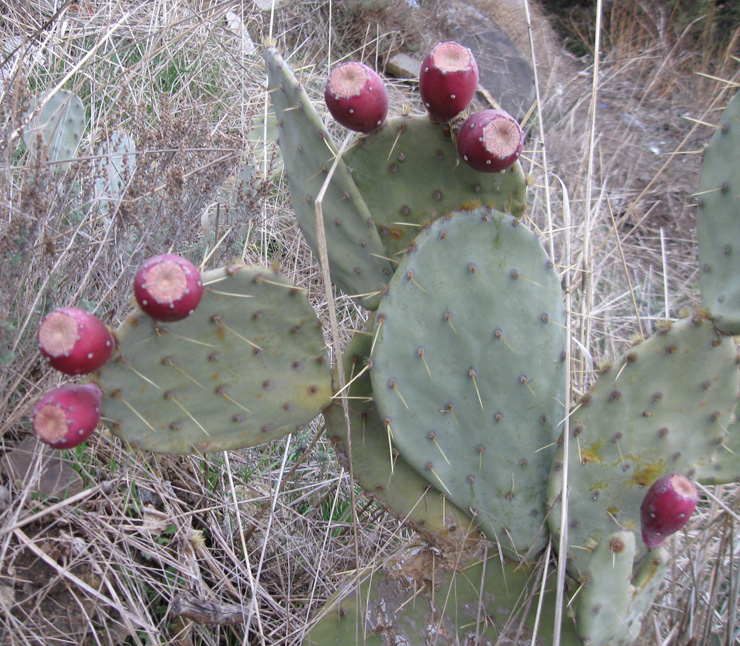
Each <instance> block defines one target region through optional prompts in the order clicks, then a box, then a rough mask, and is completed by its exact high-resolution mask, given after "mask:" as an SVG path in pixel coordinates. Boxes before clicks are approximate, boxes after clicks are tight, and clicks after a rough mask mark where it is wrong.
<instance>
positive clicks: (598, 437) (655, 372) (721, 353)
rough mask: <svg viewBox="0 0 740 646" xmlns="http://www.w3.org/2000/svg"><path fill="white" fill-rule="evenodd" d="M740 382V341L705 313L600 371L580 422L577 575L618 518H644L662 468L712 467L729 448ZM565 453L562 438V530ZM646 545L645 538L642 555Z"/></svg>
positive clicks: (557, 467) (555, 524)
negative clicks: (643, 507)
mask: <svg viewBox="0 0 740 646" xmlns="http://www.w3.org/2000/svg"><path fill="white" fill-rule="evenodd" d="M739 388H740V371H738V365H737V359H736V349H735V343H734V342H733V340H732V339H731V338H729V337H722V336H721V335H719V334H718V333H717V331H716V330H715V328H714V326H713V325H712V323H711V321H710V320H708V319H705V318H702V317H701V316H699V315H694V316H692V317H690V318H686V319H682V320H680V321H678V322H676V323H673V324H672V325H670V324H664V325H662V326H661V327H660V328H659V329H658V331H657V332H656V333H655V334H654V335H653V336H652V337H651V338H649V339H647V340H646V341H643V342H642V343H640V344H638V345H636V346H634V347H633V348H632V349H631V350H630V351H629V352H627V353H626V354H625V355H624V356H623V357H622V359H621V360H620V361H619V362H618V363H616V364H615V365H613V366H611V368H609V369H608V370H607V371H606V372H605V373H604V374H602V375H601V376H600V377H599V379H598V380H597V381H596V383H595V384H594V385H593V386H592V388H591V390H589V392H588V393H587V394H586V395H585V396H584V397H583V398H582V400H581V402H580V404H579V405H578V407H577V408H576V409H575V410H574V411H573V414H572V420H571V426H570V428H571V434H572V437H571V438H570V443H569V444H570V454H569V464H570V472H569V487H570V495H569V523H570V525H569V529H568V536H569V541H568V542H569V547H568V554H567V557H568V559H569V561H570V565H569V567H570V568H571V571H572V572H573V574H574V575H576V576H578V575H579V573H581V572H582V571H583V568H584V567H585V565H586V562H587V561H588V558H589V553H590V552H589V549H591V548H593V547H594V546H595V545H596V544H597V543H599V542H601V541H602V540H603V539H604V538H605V537H606V536H609V535H610V534H611V533H612V532H613V531H614V529H615V527H628V528H637V527H639V525H640V503H641V501H642V498H643V496H644V494H645V492H646V491H647V489H648V487H649V486H650V485H651V484H652V483H653V482H654V481H655V480H657V478H658V477H660V476H661V475H664V474H666V473H674V472H675V473H683V474H684V475H686V476H687V477H689V478H699V477H700V476H701V479H709V478H711V477H712V474H713V471H714V469H713V465H714V464H719V465H722V457H723V454H724V452H726V451H727V449H726V448H725V446H724V444H725V442H726V441H727V438H728V431H727V426H728V423H729V422H730V419H731V417H732V414H733V411H734V409H735V405H736V402H737V397H738V391H739ZM564 458H565V455H564V452H563V449H562V446H561V447H560V448H559V450H558V454H557V456H556V458H555V462H554V463H553V471H552V474H551V476H550V487H549V501H550V503H551V504H552V512H551V513H550V516H549V518H548V519H549V522H550V530H551V532H552V533H553V534H554V535H555V536H558V535H559V529H560V504H559V497H560V495H561V491H562V476H561V470H562V466H563V460H564ZM644 550H645V548H644V545H643V544H642V541H641V540H638V547H637V555H638V558H639V557H641V555H642V554H644ZM561 556H565V555H561Z"/></svg>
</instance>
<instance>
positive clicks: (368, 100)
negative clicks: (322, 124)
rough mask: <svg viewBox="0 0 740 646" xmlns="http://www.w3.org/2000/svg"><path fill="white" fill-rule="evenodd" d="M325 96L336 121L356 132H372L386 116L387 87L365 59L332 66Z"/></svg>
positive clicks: (381, 124)
mask: <svg viewBox="0 0 740 646" xmlns="http://www.w3.org/2000/svg"><path fill="white" fill-rule="evenodd" d="M324 100H325V101H326V107H327V108H329V112H330V113H331V115H332V116H333V117H334V119H336V121H337V123H339V124H340V125H342V126H344V127H345V128H348V129H349V130H354V131H355V132H363V133H368V132H373V131H374V130H377V129H378V128H380V127H382V126H383V124H384V123H385V120H386V117H387V116H388V91H387V90H386V88H385V83H384V82H383V79H381V78H380V76H379V75H378V74H377V73H376V72H375V70H373V69H372V68H370V67H368V66H367V65H365V64H364V63H358V62H348V63H342V64H341V65H338V66H337V67H335V68H334V69H333V70H332V73H331V75H330V76H329V79H328V80H327V81H326V88H325V89H324Z"/></svg>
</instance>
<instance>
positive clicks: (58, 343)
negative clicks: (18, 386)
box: [38, 307, 116, 375]
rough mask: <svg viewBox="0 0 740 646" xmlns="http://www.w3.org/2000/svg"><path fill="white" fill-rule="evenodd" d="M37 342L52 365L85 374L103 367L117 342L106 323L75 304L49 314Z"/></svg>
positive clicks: (40, 327) (76, 373)
mask: <svg viewBox="0 0 740 646" xmlns="http://www.w3.org/2000/svg"><path fill="white" fill-rule="evenodd" d="M38 344H39V350H41V354H43V355H44V356H45V357H46V358H47V359H48V360H49V363H50V364H51V367H52V368H56V369H57V370H59V371H60V372H63V373H65V374H67V375H85V374H87V373H90V372H94V371H95V370H97V369H98V368H101V367H102V366H103V364H105V362H106V361H108V359H110V357H111V355H112V354H113V350H114V349H115V346H116V343H115V340H114V338H113V334H111V331H110V330H109V329H108V327H107V326H106V325H105V323H103V322H102V321H101V320H100V319H98V318H97V317H95V316H93V315H92V314H89V313H88V312H85V311H84V310H80V309H77V308H76V307H63V308H61V309H57V310H54V311H53V312H51V313H50V314H48V315H47V316H46V318H44V320H43V321H41V325H40V326H39V331H38Z"/></svg>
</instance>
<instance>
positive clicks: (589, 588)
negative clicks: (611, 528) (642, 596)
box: [576, 530, 635, 646]
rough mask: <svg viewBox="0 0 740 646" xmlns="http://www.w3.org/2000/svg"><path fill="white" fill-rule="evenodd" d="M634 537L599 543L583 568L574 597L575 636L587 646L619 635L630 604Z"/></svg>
mask: <svg viewBox="0 0 740 646" xmlns="http://www.w3.org/2000/svg"><path fill="white" fill-rule="evenodd" d="M634 559H635V535H634V534H633V533H632V532H631V531H629V530H621V531H618V532H615V533H614V534H611V535H609V536H607V537H606V538H605V539H604V540H602V541H601V542H600V543H599V544H598V545H597V546H596V549H595V550H594V551H593V553H592V554H591V558H590V559H589V561H588V565H587V566H586V572H585V576H584V584H583V587H582V588H581V590H580V591H579V592H578V595H577V596H576V599H577V606H576V608H577V610H576V624H577V626H578V635H579V636H580V637H581V639H583V640H584V641H585V642H586V643H587V644H589V646H605V645H606V644H608V643H610V642H609V640H610V639H611V638H612V637H613V636H614V635H616V634H617V633H618V632H620V629H621V627H622V625H623V623H624V617H625V615H626V614H627V609H628V608H629V604H630V597H631V595H630V586H631V583H630V580H631V579H632V563H633V561H634Z"/></svg>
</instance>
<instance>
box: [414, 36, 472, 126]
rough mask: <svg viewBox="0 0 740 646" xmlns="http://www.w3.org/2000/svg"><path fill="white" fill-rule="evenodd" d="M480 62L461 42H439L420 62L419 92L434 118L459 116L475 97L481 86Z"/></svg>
mask: <svg viewBox="0 0 740 646" xmlns="http://www.w3.org/2000/svg"><path fill="white" fill-rule="evenodd" d="M478 79H479V75H478V64H477V63H476V62H475V58H474V56H473V53H472V52H471V51H470V50H469V49H468V48H467V47H463V46H462V45H460V44H459V43H455V42H447V43H439V44H438V45H437V46H435V47H434V49H432V51H431V52H430V53H429V55H428V56H427V57H426V58H425V59H424V62H423V63H422V64H421V73H420V74H419V92H420V94H421V100H422V101H423V102H424V106H425V107H426V109H427V111H428V112H429V115H430V116H431V117H432V119H434V120H435V121H447V120H449V119H452V118H453V117H456V116H457V115H458V114H460V113H461V112H462V111H463V110H464V109H465V108H467V107H468V105H469V104H470V102H471V101H472V100H473V96H474V95H475V91H476V89H477V88H478Z"/></svg>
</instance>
